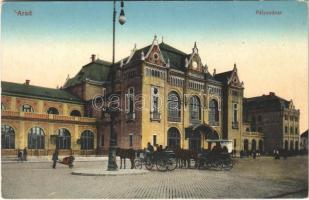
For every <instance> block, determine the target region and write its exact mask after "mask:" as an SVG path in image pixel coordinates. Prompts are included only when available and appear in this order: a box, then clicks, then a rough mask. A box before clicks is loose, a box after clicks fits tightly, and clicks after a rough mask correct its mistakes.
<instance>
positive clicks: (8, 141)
mask: <svg viewBox="0 0 309 200" xmlns="http://www.w3.org/2000/svg"><path fill="white" fill-rule="evenodd" d="M1 148H2V149H15V131H14V129H13V128H12V127H10V126H8V125H1Z"/></svg>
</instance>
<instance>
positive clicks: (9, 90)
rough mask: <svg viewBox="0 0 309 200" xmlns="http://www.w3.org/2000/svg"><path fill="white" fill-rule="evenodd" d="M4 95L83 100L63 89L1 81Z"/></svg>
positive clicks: (70, 101) (79, 101)
mask: <svg viewBox="0 0 309 200" xmlns="http://www.w3.org/2000/svg"><path fill="white" fill-rule="evenodd" d="M1 88H2V95H9V96H19V97H28V98H38V99H44V100H51V101H62V102H69V103H78V104H82V103H83V101H82V100H81V99H79V98H78V97H76V96H74V95H72V94H70V93H69V92H67V91H65V90H63V89H53V88H46V87H39V86H33V85H26V84H20V83H12V82H6V81H1Z"/></svg>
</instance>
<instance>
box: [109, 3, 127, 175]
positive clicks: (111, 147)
mask: <svg viewBox="0 0 309 200" xmlns="http://www.w3.org/2000/svg"><path fill="white" fill-rule="evenodd" d="M123 6H124V3H123V0H122V1H121V11H120V15H119V23H120V24H121V25H123V24H124V23H125V21H126V18H125V15H124V11H123ZM115 22H116V0H114V11H113V60H112V67H111V81H110V83H111V94H113V93H114V92H115V79H116V69H115V66H114V65H115V31H116V30H115V29H116V23H115ZM110 105H112V104H110ZM109 114H110V135H109V152H108V166H107V170H109V171H113V170H117V164H116V151H115V144H116V141H115V129H114V128H115V127H114V125H115V117H116V111H115V110H114V109H113V108H111V109H109Z"/></svg>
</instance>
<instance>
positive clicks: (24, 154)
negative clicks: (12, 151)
mask: <svg viewBox="0 0 309 200" xmlns="http://www.w3.org/2000/svg"><path fill="white" fill-rule="evenodd" d="M27 154H28V152H27V148H26V147H25V148H24V150H23V160H24V161H27Z"/></svg>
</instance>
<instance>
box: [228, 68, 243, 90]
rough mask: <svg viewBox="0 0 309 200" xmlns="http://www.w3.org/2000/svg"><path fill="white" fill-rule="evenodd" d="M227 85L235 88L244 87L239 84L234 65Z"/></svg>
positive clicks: (241, 83)
mask: <svg viewBox="0 0 309 200" xmlns="http://www.w3.org/2000/svg"><path fill="white" fill-rule="evenodd" d="M228 85H231V86H236V87H243V85H244V83H243V82H240V79H239V77H238V73H237V67H236V64H234V68H233V72H232V74H231V76H230V77H229V80H228Z"/></svg>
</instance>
